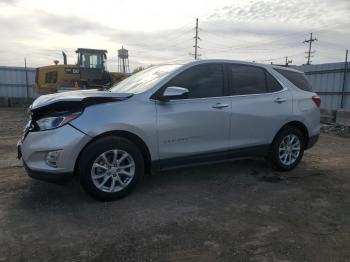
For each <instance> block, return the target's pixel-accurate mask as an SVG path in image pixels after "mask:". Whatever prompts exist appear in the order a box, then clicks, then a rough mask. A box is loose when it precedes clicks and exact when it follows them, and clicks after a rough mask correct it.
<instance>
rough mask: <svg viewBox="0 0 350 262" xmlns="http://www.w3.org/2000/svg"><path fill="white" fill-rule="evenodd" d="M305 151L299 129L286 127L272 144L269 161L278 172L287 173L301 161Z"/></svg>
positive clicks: (303, 140)
mask: <svg viewBox="0 0 350 262" xmlns="http://www.w3.org/2000/svg"><path fill="white" fill-rule="evenodd" d="M304 150H305V139H304V136H303V134H302V132H301V131H300V129H298V128H296V127H293V126H287V127H285V128H283V129H282V130H281V131H280V132H279V133H278V134H277V135H276V137H275V139H274V140H273V142H272V145H271V150H270V153H269V156H268V158H269V161H270V163H271V164H272V167H274V168H275V169H277V170H279V171H289V170H292V169H293V168H295V167H296V166H297V165H298V164H299V162H300V161H301V159H302V157H303V154H304Z"/></svg>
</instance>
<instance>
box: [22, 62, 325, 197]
mask: <svg viewBox="0 0 350 262" xmlns="http://www.w3.org/2000/svg"><path fill="white" fill-rule="evenodd" d="M320 102H321V101H320V97H319V96H317V94H315V93H314V92H313V91H312V88H311V86H310V83H309V82H308V80H307V79H306V77H305V75H304V74H303V73H302V72H300V71H297V70H294V69H291V68H289V67H279V66H274V65H265V64H257V63H249V62H241V61H231V60H202V61H195V62H191V63H187V64H167V65H159V66H153V67H151V68H148V69H146V70H143V71H141V72H139V73H137V74H134V75H132V76H130V77H129V78H126V79H125V80H123V81H122V82H120V83H118V84H116V85H114V86H112V87H111V88H110V89H109V90H106V91H96V90H82V91H72V92H65V93H57V94H50V95H43V96H40V97H39V98H37V99H36V100H35V101H34V102H33V104H32V105H31V106H30V107H29V110H28V115H29V116H28V117H29V121H28V123H27V125H26V127H25V130H24V134H23V136H22V138H21V140H20V141H19V142H18V146H17V149H18V157H19V158H22V161H23V165H24V167H25V169H26V170H27V173H28V174H29V176H31V177H33V178H37V179H41V180H46V181H53V182H56V181H59V180H62V179H66V178H68V177H70V176H72V175H73V174H76V175H77V176H78V177H79V180H80V182H81V185H82V186H83V188H84V189H85V190H86V191H87V192H88V193H89V194H91V195H92V196H93V197H95V198H98V199H101V200H112V199H117V198H120V197H122V196H125V195H126V194H127V193H129V192H130V191H131V190H132V189H133V188H134V186H135V185H136V184H137V182H138V180H139V179H140V177H141V176H142V175H143V174H144V173H149V172H151V170H154V169H156V170H164V169H168V168H174V167H180V166H181V167H183V166H189V165H195V164H201V163H202V164H203V163H212V162H216V161H225V160H232V159H237V158H251V157H265V159H266V160H267V161H268V162H269V163H271V165H272V166H273V167H274V168H276V169H277V170H280V171H288V170H291V169H293V168H294V167H296V166H297V165H298V163H299V162H300V160H301V158H302V157H303V153H304V150H306V149H308V148H310V147H312V146H313V145H314V144H315V143H316V141H317V139H318V136H319V132H320V113H319V106H320Z"/></svg>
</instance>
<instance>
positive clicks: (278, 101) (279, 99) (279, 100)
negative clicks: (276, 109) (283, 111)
mask: <svg viewBox="0 0 350 262" xmlns="http://www.w3.org/2000/svg"><path fill="white" fill-rule="evenodd" d="M274 101H275V102H276V103H278V104H281V103H283V102H286V101H287V100H286V99H284V98H280V97H277V98H276V99H275V100H274Z"/></svg>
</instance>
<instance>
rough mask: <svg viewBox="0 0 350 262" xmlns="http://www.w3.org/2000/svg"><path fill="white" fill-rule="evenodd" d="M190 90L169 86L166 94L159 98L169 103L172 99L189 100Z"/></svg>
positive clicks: (165, 91)
mask: <svg viewBox="0 0 350 262" xmlns="http://www.w3.org/2000/svg"><path fill="white" fill-rule="evenodd" d="M188 93H189V91H188V89H187V88H183V87H177V86H169V87H167V88H166V89H165V90H164V93H163V94H162V95H160V96H159V100H160V101H169V100H172V99H186V98H188Z"/></svg>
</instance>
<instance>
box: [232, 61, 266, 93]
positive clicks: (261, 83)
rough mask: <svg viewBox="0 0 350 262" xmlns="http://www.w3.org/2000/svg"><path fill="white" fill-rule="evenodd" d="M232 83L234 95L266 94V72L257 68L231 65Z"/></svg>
mask: <svg viewBox="0 0 350 262" xmlns="http://www.w3.org/2000/svg"><path fill="white" fill-rule="evenodd" d="M231 76H232V78H231V81H232V83H231V84H232V88H233V91H234V94H237V95H247V94H261V93H266V92H267V91H268V90H267V88H266V81H265V70H264V69H262V68H259V67H255V66H246V65H231Z"/></svg>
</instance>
